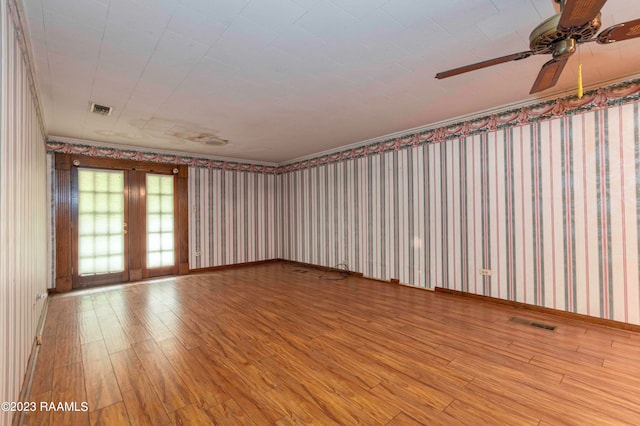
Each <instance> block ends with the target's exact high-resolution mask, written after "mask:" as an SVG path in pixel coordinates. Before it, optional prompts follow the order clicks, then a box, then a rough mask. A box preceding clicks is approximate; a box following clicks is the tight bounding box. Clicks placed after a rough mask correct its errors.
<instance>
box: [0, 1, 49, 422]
mask: <svg viewBox="0 0 640 426" xmlns="http://www.w3.org/2000/svg"><path fill="white" fill-rule="evenodd" d="M18 16H19V15H18V10H17V9H16V5H15V3H14V2H13V1H2V2H0V36H1V37H0V40H1V46H0V51H1V55H2V63H1V65H0V79H1V83H0V92H1V93H0V94H1V99H2V101H1V104H0V247H1V250H0V279H1V281H0V348H2V349H1V350H0V359H1V362H0V402H1V401H17V400H18V396H19V393H20V388H21V386H22V383H23V380H24V376H25V372H26V366H27V361H28V359H29V355H30V353H31V347H32V344H33V342H34V339H35V334H36V328H37V325H38V321H39V318H40V313H41V312H42V309H43V306H44V303H43V300H40V301H37V300H36V296H37V295H38V293H41V292H46V287H47V278H48V273H47V242H48V241H47V232H46V224H47V205H46V204H45V200H46V176H45V173H46V164H45V145H44V143H45V136H44V132H43V130H42V129H43V126H42V121H41V119H40V115H39V106H38V102H37V98H36V93H35V90H34V88H33V87H34V86H33V80H32V75H31V71H30V69H29V65H28V63H29V62H28V60H27V56H26V47H25V42H24V34H23V33H22V30H21V26H20V20H19V18H18ZM45 300H46V299H45ZM10 422H11V413H8V412H3V411H0V425H2V426H7V425H9V424H10Z"/></svg>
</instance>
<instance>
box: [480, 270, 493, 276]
mask: <svg viewBox="0 0 640 426" xmlns="http://www.w3.org/2000/svg"><path fill="white" fill-rule="evenodd" d="M480 275H485V276H490V275H491V269H480Z"/></svg>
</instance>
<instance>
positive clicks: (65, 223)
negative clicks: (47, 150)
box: [53, 153, 189, 292]
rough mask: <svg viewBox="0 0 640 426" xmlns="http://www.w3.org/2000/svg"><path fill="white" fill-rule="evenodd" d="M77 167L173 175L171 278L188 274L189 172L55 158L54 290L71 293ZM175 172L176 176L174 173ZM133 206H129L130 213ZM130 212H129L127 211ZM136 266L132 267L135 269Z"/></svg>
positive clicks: (131, 163) (123, 162) (133, 276)
mask: <svg viewBox="0 0 640 426" xmlns="http://www.w3.org/2000/svg"><path fill="white" fill-rule="evenodd" d="M76 166H83V167H93V168H102V169H117V170H134V171H136V170H137V171H144V172H151V173H162V174H169V173H173V174H174V175H175V176H176V178H175V191H176V194H175V197H174V200H175V201H174V202H175V206H176V209H175V212H174V214H175V224H176V227H175V248H176V260H177V262H176V268H175V269H174V274H178V275H185V274H188V273H189V202H188V199H189V194H188V188H189V185H188V177H189V168H188V167H187V166H186V165H176V164H167V163H153V162H147V161H135V160H122V159H112V158H99V157H90V156H86V155H77V154H64V153H56V154H55V166H54V167H55V169H54V181H55V192H54V194H53V200H54V206H53V208H54V216H55V231H56V235H55V248H56V254H55V268H56V277H55V290H56V292H66V291H70V290H72V287H73V284H72V277H73V254H72V249H71V248H72V246H73V244H75V243H74V242H73V232H72V211H73V209H74V208H77V205H76V206H73V203H77V200H73V198H72V190H71V174H72V173H71V168H72V167H76ZM176 171H177V173H176ZM131 208H132V206H131V205H129V209H131ZM130 211H131V210H130ZM134 266H135V265H134ZM140 266H141V267H140V269H141V270H140V272H139V273H138V272H136V271H134V268H131V267H130V268H129V280H130V281H135V280H136V279H141V278H144V273H143V271H142V266H143V265H140Z"/></svg>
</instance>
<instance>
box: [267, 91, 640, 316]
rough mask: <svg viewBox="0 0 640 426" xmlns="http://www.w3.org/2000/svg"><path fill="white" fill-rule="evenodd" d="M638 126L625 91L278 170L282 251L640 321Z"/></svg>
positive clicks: (422, 282) (377, 274)
mask: <svg viewBox="0 0 640 426" xmlns="http://www.w3.org/2000/svg"><path fill="white" fill-rule="evenodd" d="M638 135H639V130H638V101H635V102H629V103H621V104H619V105H613V106H610V107H602V108H594V109H591V110H588V109H587V110H583V111H581V112H578V113H575V114H573V115H559V116H552V117H546V118H542V119H540V120H535V121H533V122H531V123H521V124H520V125H518V126H515V127H508V128H503V129H494V130H487V131H485V132H481V133H478V134H474V135H469V136H461V137H459V138H453V139H447V140H445V141H438V142H430V143H424V144H414V145H409V146H405V147H397V146H396V147H393V146H392V147H391V148H389V149H387V150H386V151H383V152H375V153H371V154H368V155H362V156H360V157H358V158H347V159H343V160H338V161H334V162H326V163H324V164H321V163H318V164H313V165H311V166H309V167H307V168H297V169H296V168H293V169H290V170H287V171H286V172H283V173H281V174H280V175H279V176H278V179H279V185H278V188H279V197H280V199H279V204H280V206H281V207H280V209H281V212H282V214H281V216H280V220H279V222H280V226H281V229H282V231H281V232H282V247H281V250H282V257H284V258H286V259H290V260H295V261H300V262H306V263H313V264H318V265H324V266H335V265H337V264H339V263H347V264H348V266H349V268H350V269H351V270H354V271H359V272H362V273H364V275H365V276H369V277H373V278H378V279H383V280H389V279H391V278H398V279H399V280H400V281H401V282H403V283H406V284H409V285H413V286H418V287H426V288H433V287H436V286H438V287H445V288H451V289H456V290H460V291H466V292H471V293H476V294H484V295H487V296H492V297H497V298H501V299H506V300H512V301H518V302H524V303H529V304H534V305H538V306H544V307H549V308H554V309H560V310H565V311H569V312H576V313H581V314H586V315H591V316H595V317H600V318H607V319H613V320H617V321H625V322H629V323H633V324H640V279H639V278H640V243H639V239H638V237H639V232H640V219H639V218H640V148H639V145H640V140H639V136H638ZM481 268H483V269H490V270H491V275H490V276H481V275H480V273H479V272H480V271H479V270H480V269H481Z"/></svg>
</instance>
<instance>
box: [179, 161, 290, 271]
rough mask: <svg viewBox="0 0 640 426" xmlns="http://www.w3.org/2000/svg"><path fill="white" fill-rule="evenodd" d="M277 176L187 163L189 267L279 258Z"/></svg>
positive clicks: (205, 266)
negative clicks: (194, 165) (188, 165)
mask: <svg viewBox="0 0 640 426" xmlns="http://www.w3.org/2000/svg"><path fill="white" fill-rule="evenodd" d="M276 198H277V197H276V175H275V174H269V173H259V172H247V171H237V170H224V169H212V168H197V167H190V168H189V267H190V268H191V269H198V268H208V267H213V266H220V265H231V264H235V263H245V262H255V261H259V260H267V259H274V258H277V257H278V254H277V253H278V250H277V244H278V241H277V238H276V236H277V235H278V230H277V229H276V226H275V224H276V220H275V218H276V214H277V212H276Z"/></svg>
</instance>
